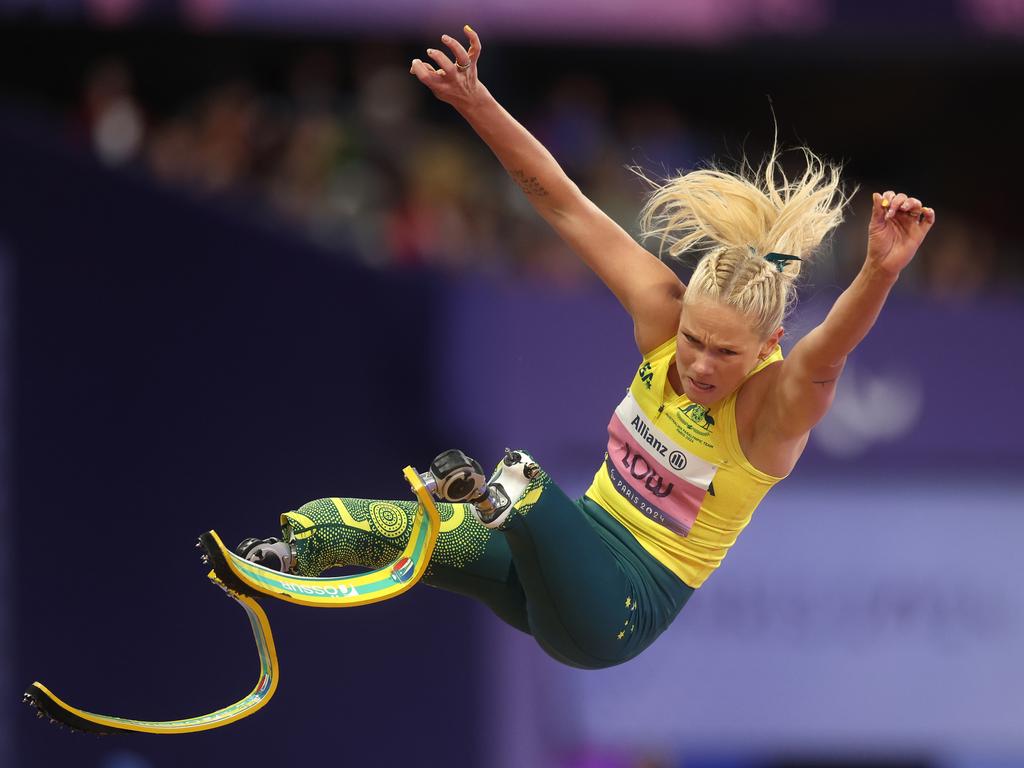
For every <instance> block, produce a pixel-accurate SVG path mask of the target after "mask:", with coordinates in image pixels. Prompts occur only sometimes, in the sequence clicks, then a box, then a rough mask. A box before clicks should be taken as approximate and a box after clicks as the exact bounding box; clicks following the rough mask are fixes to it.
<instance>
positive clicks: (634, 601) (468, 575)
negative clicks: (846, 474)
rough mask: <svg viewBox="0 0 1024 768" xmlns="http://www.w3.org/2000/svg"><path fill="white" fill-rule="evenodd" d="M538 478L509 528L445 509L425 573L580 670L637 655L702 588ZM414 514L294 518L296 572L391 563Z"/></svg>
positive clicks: (310, 513) (396, 508)
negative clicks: (496, 527)
mask: <svg viewBox="0 0 1024 768" xmlns="http://www.w3.org/2000/svg"><path fill="white" fill-rule="evenodd" d="M535 485H536V487H535V488H533V490H534V492H533V493H529V492H527V493H524V494H523V496H522V501H521V502H520V504H518V505H517V508H516V509H515V511H514V512H513V514H512V516H511V517H510V518H509V520H508V522H507V523H506V524H505V525H504V526H503V527H502V529H501V530H491V529H489V528H485V527H484V526H482V525H480V524H479V523H478V522H477V521H476V519H475V518H474V517H473V515H472V512H471V510H470V508H469V507H468V506H467V505H465V504H438V505H437V507H438V511H439V512H440V514H441V521H442V524H441V533H440V535H439V536H438V540H437V546H436V548H435V549H434V554H433V556H432V557H431V560H430V565H429V567H428V569H427V572H426V575H425V576H424V580H425V581H426V582H427V583H428V584H431V585H432V586H435V587H439V588H441V589H445V590H448V591H451V592H457V593H459V594H463V595H468V596H469V597H472V598H475V599H477V600H479V601H481V602H483V603H484V604H485V605H487V606H488V607H490V608H491V610H493V611H494V612H495V613H496V614H497V615H498V616H499V617H500V618H501V619H503V620H504V621H506V622H507V623H509V624H511V625H512V626H513V627H515V628H516V629H520V630H522V631H523V632H527V633H529V634H531V635H533V636H534V638H536V640H537V642H538V643H539V644H540V646H541V647H542V648H543V649H544V650H545V651H546V652H547V653H548V654H549V655H551V656H552V657H553V658H555V659H557V660H558V661H561V662H563V663H565V664H568V665H570V666H574V667H580V668H584V669H597V668H601V667H609V666H612V665H615V664H621V663H622V662H624V661H628V660H629V659H631V658H633V657H634V656H636V655H637V654H638V653H640V652H641V651H642V650H643V649H644V648H646V647H647V646H648V645H650V644H651V643H652V642H654V640H655V638H657V636H658V635H659V634H661V632H662V631H663V630H664V629H665V628H666V627H667V626H668V625H669V624H670V623H671V622H672V620H673V619H674V618H675V617H676V615H677V614H678V613H679V611H680V610H681V609H682V607H683V605H684V604H685V603H686V601H687V600H688V599H689V597H690V595H691V594H692V593H693V589H691V588H690V587H688V586H687V585H686V584H684V583H683V582H681V581H680V580H679V579H678V578H677V577H676V576H675V575H674V574H673V573H671V572H670V571H669V570H668V569H666V568H665V567H664V566H663V565H662V564H661V563H659V562H658V561H657V560H655V559H654V558H652V557H651V556H650V555H649V554H648V553H647V552H646V551H645V550H644V549H643V548H642V547H641V546H640V545H639V544H638V543H637V541H636V539H635V538H634V537H633V536H632V535H631V534H630V533H629V532H628V531H627V530H626V529H625V528H623V527H622V525H621V524H620V523H618V522H617V521H616V520H614V519H613V518H612V517H611V516H610V515H609V514H608V513H607V512H605V511H604V510H603V509H602V508H601V507H599V506H598V505H597V504H596V503H594V502H593V501H591V500H590V499H588V498H585V497H584V498H582V499H580V500H579V501H573V500H571V499H570V498H569V497H567V496H566V495H565V493H563V492H562V490H561V489H560V488H559V487H558V486H557V485H555V484H554V483H553V482H551V480H550V478H548V477H547V475H546V473H543V472H542V473H541V475H540V477H539V478H538V480H537V481H536V483H535ZM538 493H539V495H538ZM526 501H529V503H523V502H526ZM415 511H416V502H415V501H371V500H367V499H349V498H345V499H319V500H317V501H312V502H310V503H308V504H306V505H304V506H302V507H301V508H299V509H298V510H297V511H295V512H289V513H287V514H286V515H284V516H283V521H284V523H285V529H286V530H285V534H286V536H287V535H290V536H292V537H293V541H294V543H295V546H296V551H297V555H298V557H297V572H298V574H299V575H302V576H319V575H320V574H321V573H323V572H324V571H325V570H327V569H329V568H332V567H335V566H345V565H358V566H364V567H367V568H381V567H383V566H385V565H387V564H388V563H390V562H392V561H393V560H394V559H395V558H396V557H398V555H399V553H400V552H401V551H402V549H403V547H404V546H405V543H406V541H407V540H408V538H409V534H410V532H411V530H412V516H413V514H414V513H415ZM288 529H290V530H288Z"/></svg>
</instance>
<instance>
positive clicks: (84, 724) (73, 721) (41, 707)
mask: <svg viewBox="0 0 1024 768" xmlns="http://www.w3.org/2000/svg"><path fill="white" fill-rule="evenodd" d="M21 700H22V701H23V702H24V703H25V704H28V705H29V706H30V707H35V710H36V717H38V718H40V719H42V718H44V717H48V718H50V723H51V724H53V725H57V726H60V727H64V726H66V727H67V728H69V729H70V730H72V731H80V732H82V733H94V734H98V735H100V736H107V735H109V734H111V733H120V731H119V730H117V729H111V728H104V727H103V726H101V725H97V724H96V723H93V722H90V721H89V720H86V719H85V718H82V717H79V716H78V715H76V714H74V713H73V712H68V711H67V710H65V709H63V708H62V707H61V706H60V705H59V704H57V702H55V701H54V700H53V699H51V698H50V697H49V696H48V695H47V694H46V692H45V691H44V690H43V689H41V688H39V687H38V686H36V684H35V683H33V684H32V685H30V686H29V687H28V688H26V689H25V693H24V694H22V697H21Z"/></svg>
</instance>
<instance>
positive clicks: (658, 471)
mask: <svg viewBox="0 0 1024 768" xmlns="http://www.w3.org/2000/svg"><path fill="white" fill-rule="evenodd" d="M669 451H672V452H673V453H676V454H682V455H683V456H686V457H692V458H693V459H697V457H693V456H692V455H691V454H689V453H688V452H686V451H680V450H679V449H678V447H677V446H676V445H674V444H667V445H664V452H665V453H666V454H668V453H669ZM666 460H667V458H665V457H663V458H662V459H661V460H659V459H657V458H655V456H654V455H653V454H652V453H651V452H650V450H649V448H648V446H647V444H646V443H644V442H642V441H641V440H639V439H638V437H637V435H636V433H635V432H634V430H632V429H630V428H629V426H627V425H626V424H623V423H622V420H621V419H620V418H619V415H618V414H617V413H616V414H613V415H612V418H611V421H610V422H608V458H607V459H606V461H605V467H606V468H607V470H608V476H609V478H610V479H611V481H612V484H613V485H614V486H615V490H616V491H618V492H619V495H621V496H622V497H623V498H624V499H626V500H627V501H629V502H630V503H631V504H632V505H633V506H634V507H635V508H636V509H637V510H639V511H640V512H643V513H644V515H646V516H647V517H648V518H649V519H651V520H653V521H654V522H656V523H658V524H659V525H663V526H664V527H666V528H668V529H669V530H670V531H673V532H674V533H678V534H679V535H680V536H685V535H686V534H688V533H689V532H690V528H692V527H693V522H694V520H696V519H697V513H698V512H699V511H700V505H701V502H703V501H704V497H705V496H706V495H707V488H706V487H703V486H700V485H696V484H694V483H693V482H692V481H690V480H688V479H687V478H686V477H685V476H684V475H683V474H682V472H677V471H674V470H672V469H669V468H668V467H666V466H665V465H664V464H665V461H666ZM697 461H701V460H700V459H697ZM686 463H689V462H686ZM702 463H703V462H702ZM684 466H685V464H684Z"/></svg>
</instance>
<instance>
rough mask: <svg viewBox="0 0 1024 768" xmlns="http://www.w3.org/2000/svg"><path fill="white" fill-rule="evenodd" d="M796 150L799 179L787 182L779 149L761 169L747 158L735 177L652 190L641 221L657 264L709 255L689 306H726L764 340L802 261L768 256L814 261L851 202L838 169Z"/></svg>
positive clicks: (684, 179)
mask: <svg viewBox="0 0 1024 768" xmlns="http://www.w3.org/2000/svg"><path fill="white" fill-rule="evenodd" d="M798 149H799V151H800V152H802V153H803V156H804V163H805V168H804V172H803V174H802V175H801V176H800V177H799V178H794V179H793V180H790V179H789V178H788V177H787V176H786V174H785V171H784V170H783V168H782V165H781V163H780V162H779V154H780V153H779V149H778V144H777V143H776V144H775V145H773V146H772V150H771V153H770V154H769V155H768V157H767V158H766V159H765V160H764V161H763V162H762V163H761V164H760V165H759V166H758V167H757V168H753V167H752V166H751V165H750V164H749V163H748V162H747V160H746V158H745V157H744V158H743V160H742V162H741V164H740V168H739V170H738V171H737V172H730V171H726V170H722V169H721V168H717V167H714V166H711V167H708V168H703V169H700V170H696V171H691V172H690V173H686V174H683V175H681V176H677V177H675V178H672V179H669V180H668V181H666V182H664V183H662V184H660V185H659V184H657V183H653V182H652V186H654V187H655V189H654V191H653V193H652V194H651V196H650V197H649V199H648V200H647V203H646V204H645V205H644V208H643V211H642V212H641V215H640V228H641V234H642V236H643V237H645V238H647V237H657V238H659V240H660V246H659V249H658V255H659V256H661V255H663V254H664V252H665V251H666V250H667V251H668V255H669V256H672V257H673V258H676V259H681V258H682V257H684V256H685V255H687V254H689V253H690V252H705V253H704V256H703V257H702V258H701V259H700V261H698V262H697V266H696V267H695V268H694V271H693V277H692V278H691V279H690V283H689V285H688V286H687V289H686V294H685V297H684V301H693V300H695V299H699V298H704V297H707V298H711V299H714V300H716V301H719V302H724V303H725V304H727V305H729V306H731V307H733V308H735V309H736V310H738V311H739V312H741V313H742V314H743V315H745V316H747V317H749V318H750V319H751V321H752V323H753V325H754V330H755V331H756V332H757V333H758V334H759V335H760V337H761V338H767V337H768V336H770V335H771V334H772V332H773V331H774V330H775V329H776V328H778V327H779V326H780V325H781V324H782V320H783V318H784V317H785V315H786V312H787V311H788V310H789V309H790V307H791V306H792V304H793V302H794V301H795V299H796V287H795V285H794V281H795V280H796V278H797V276H798V275H799V274H800V267H801V262H800V261H786V262H784V263H783V262H779V261H776V262H771V261H767V260H766V259H765V256H767V255H768V254H769V253H773V252H774V253H781V254H787V255H791V256H798V257H800V259H802V260H803V261H808V260H810V258H811V257H813V256H814V255H815V251H816V250H817V249H818V247H819V246H820V245H821V243H822V241H823V240H824V239H825V237H826V236H827V235H828V234H829V232H831V231H832V230H833V229H834V228H835V227H836V226H838V225H839V223H840V222H841V221H842V220H843V208H844V207H845V205H846V203H847V202H848V201H849V199H850V196H849V195H847V194H845V193H844V192H843V190H842V188H841V184H840V167H839V166H838V165H834V164H832V163H828V162H826V161H824V160H822V159H821V158H819V157H818V156H817V155H815V154H814V153H813V152H812V151H811V150H810V149H808V148H807V147H800V148H798ZM641 176H642V177H643V178H644V179H645V180H647V181H648V182H650V179H648V178H647V177H646V176H644V175H643V174H642V173H641Z"/></svg>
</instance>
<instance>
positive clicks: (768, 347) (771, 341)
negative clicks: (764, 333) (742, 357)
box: [758, 325, 786, 360]
mask: <svg viewBox="0 0 1024 768" xmlns="http://www.w3.org/2000/svg"><path fill="white" fill-rule="evenodd" d="M785 333H786V329H785V328H783V327H782V326H781V325H780V326H779V327H778V328H776V329H775V331H774V332H773V333H772V335H771V336H769V337H768V338H767V339H765V341H764V344H762V345H761V352H760V354H759V355H758V357H760V358H761V359H762V360H764V359H765V358H767V357H768V355H770V354H771V353H772V352H773V351H774V350H775V347H776V346H778V343H779V340H780V339H781V338H782V336H783V334H785Z"/></svg>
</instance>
